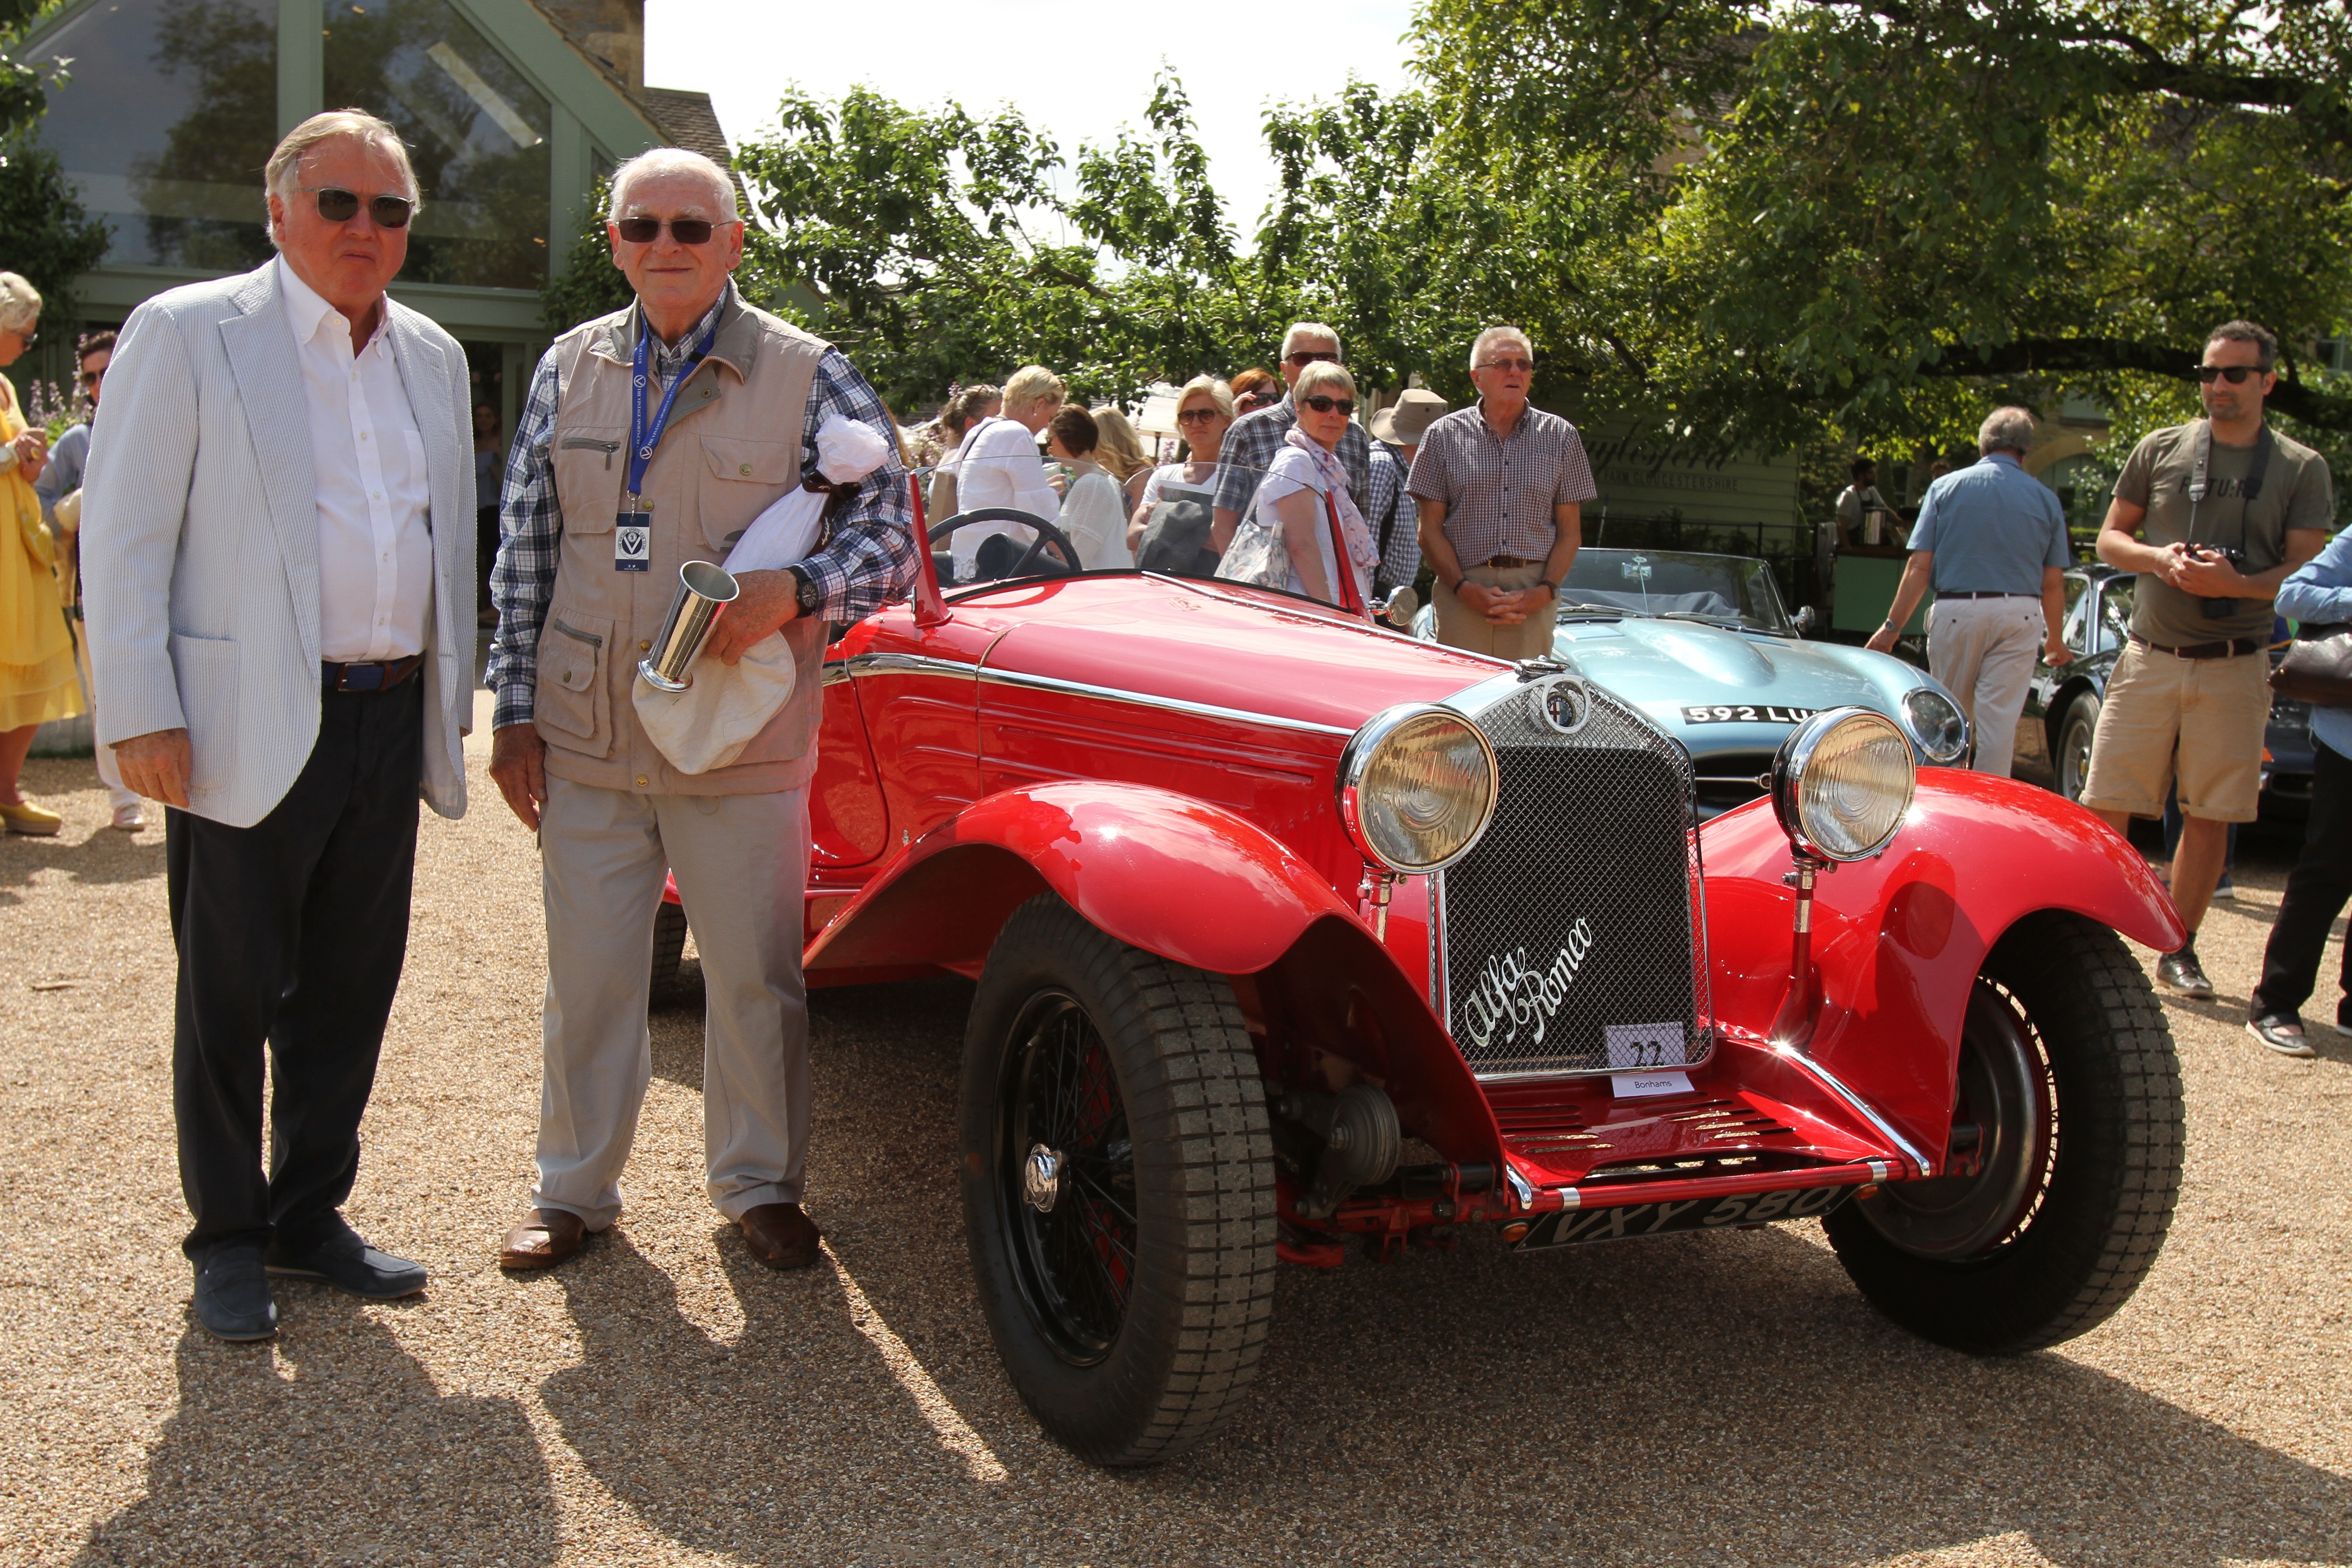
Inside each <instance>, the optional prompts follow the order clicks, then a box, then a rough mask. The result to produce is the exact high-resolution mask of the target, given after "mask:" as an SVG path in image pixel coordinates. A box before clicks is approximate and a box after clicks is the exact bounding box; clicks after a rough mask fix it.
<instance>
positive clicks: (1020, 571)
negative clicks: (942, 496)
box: [929, 506, 1079, 587]
mask: <svg viewBox="0 0 2352 1568" xmlns="http://www.w3.org/2000/svg"><path fill="white" fill-rule="evenodd" d="M975 522H1018V523H1024V524H1025V525H1027V526H1028V527H1029V528H1030V529H1031V530H1032V531H1034V533H1035V534H1036V536H1037V537H1036V538H1034V539H1033V540H1031V541H1030V542H1029V548H1028V550H1027V551H1026V552H1024V554H1023V555H1022V557H1021V559H1020V560H1018V561H1016V562H1014V563H1013V569H1012V570H1011V571H1009V572H1004V573H1002V574H999V575H997V576H995V577H990V578H975V579H973V581H975V582H1000V583H1001V582H1004V581H1007V580H1009V579H1012V578H1015V577H1026V576H1029V575H1031V569H1032V568H1033V567H1038V566H1041V565H1042V566H1045V567H1046V568H1047V571H1046V574H1047V575H1050V576H1055V577H1067V576H1069V575H1071V574H1074V573H1076V572H1077V571H1078V570H1079V567H1078V547H1077V546H1076V545H1075V544H1073V543H1071V542H1070V536H1069V535H1068V534H1066V533H1064V532H1063V531H1061V530H1060V529H1059V528H1056V527H1055V526H1054V524H1052V523H1050V522H1047V521H1045V519H1044V518H1042V517H1038V516H1035V515H1034V514H1033V513H1030V512H1025V511H1023V510H1019V509H1018V508H1015V507H1009V506H984V507H982V508H981V509H980V510H977V511H960V512H958V513H956V514H955V516H953V517H950V518H946V519H943V520H942V521H939V522H936V523H933V524H932V525H931V532H930V539H929V542H930V543H931V544H933V545H935V546H936V545H937V544H938V543H939V542H940V541H941V540H943V539H945V538H947V537H948V535H950V534H951V533H953V532H954V531H956V530H957V529H960V528H968V527H970V526H971V524H973V523H975ZM1048 544H1051V545H1053V546H1054V547H1055V549H1056V550H1057V551H1059V552H1061V557H1062V558H1061V559H1060V560H1059V561H1053V560H1050V559H1048V558H1046V557H1045V546H1047V545H1048ZM967 585H968V584H961V583H958V584H941V586H954V587H964V586H967Z"/></svg>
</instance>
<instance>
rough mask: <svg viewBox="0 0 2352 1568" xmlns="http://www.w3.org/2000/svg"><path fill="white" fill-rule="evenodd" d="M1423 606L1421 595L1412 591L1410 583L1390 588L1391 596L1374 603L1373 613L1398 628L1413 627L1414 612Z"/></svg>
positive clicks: (1409, 628)
mask: <svg viewBox="0 0 2352 1568" xmlns="http://www.w3.org/2000/svg"><path fill="white" fill-rule="evenodd" d="M1420 608H1421V595H1418V594H1416V593H1414V592H1413V591H1412V584H1410V583H1407V584H1400V585H1399V586H1397V587H1395V588H1391V589H1390V590H1389V596H1388V597H1387V598H1385V599H1381V600H1379V601H1378V602H1376V603H1375V604H1374V605H1372V614H1373V615H1375V616H1378V617H1379V618H1380V619H1381V620H1384V621H1386V622H1388V624H1389V625H1391V626H1394V627H1396V629H1397V630H1399V631H1401V632H1402V631H1411V630H1412V613H1413V612H1414V611H1415V610H1418V609H1420Z"/></svg>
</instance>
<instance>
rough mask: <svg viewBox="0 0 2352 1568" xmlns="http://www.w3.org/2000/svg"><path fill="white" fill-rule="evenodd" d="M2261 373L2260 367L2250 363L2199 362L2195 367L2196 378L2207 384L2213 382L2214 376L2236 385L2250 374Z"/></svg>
mask: <svg viewBox="0 0 2352 1568" xmlns="http://www.w3.org/2000/svg"><path fill="white" fill-rule="evenodd" d="M2261 374H2264V372H2263V371H2262V370H2261V369H2259V368H2257V367H2256V366H2253V365H2250V364H2200V365H2199V366H2198V367H2197V379H2198V380H2200V381H2201V382H2203V383H2204V384H2206V385H2208V386H2210V385H2212V384H2213V379H2214V378H2215V377H2216V376H2219V377H2220V378H2221V380H2223V381H2226V382H2228V383H2229V384H2231V386H2236V385H2238V384H2240V383H2242V382H2243V381H2244V380H2245V379H2246V377H2248V376H2250V375H2261Z"/></svg>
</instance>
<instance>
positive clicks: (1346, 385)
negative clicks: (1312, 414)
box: [1290, 359, 1356, 402]
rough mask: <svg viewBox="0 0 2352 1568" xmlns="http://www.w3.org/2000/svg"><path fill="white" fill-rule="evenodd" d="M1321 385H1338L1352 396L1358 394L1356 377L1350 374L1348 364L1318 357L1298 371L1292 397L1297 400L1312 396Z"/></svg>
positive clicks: (1291, 393) (1291, 390) (1291, 392)
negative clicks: (1335, 362) (1334, 362)
mask: <svg viewBox="0 0 2352 1568" xmlns="http://www.w3.org/2000/svg"><path fill="white" fill-rule="evenodd" d="M1319 386H1337V387H1340V388H1342V389H1344V390H1345V391H1346V393H1347V394H1348V395H1349V396H1350V397H1353V396H1355V395H1356V378H1355V377H1354V376H1352V375H1350V374H1348V367H1347V366H1346V365H1344V364H1333V363H1331V362H1330V361H1329V360H1328V359H1318V360H1317V361H1316V362H1315V363H1313V364H1310V365H1308V366H1307V368H1306V369H1305V370H1302V371H1300V372H1299V373H1298V384H1297V386H1294V387H1292V388H1291V389H1290V395H1291V398H1292V400H1293V401H1294V402H1295V401H1297V399H1299V398H1302V397H1311V396H1313V395H1314V394H1315V389H1316V388H1317V387H1319Z"/></svg>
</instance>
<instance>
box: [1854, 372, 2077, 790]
mask: <svg viewBox="0 0 2352 1568" xmlns="http://www.w3.org/2000/svg"><path fill="white" fill-rule="evenodd" d="M2032 445H2033V414H2032V410H2030V409H2024V408H1996V409H1994V410H1993V412H1992V413H1991V415H1990V416H1988V417H1987V418H1986V420H1985V422H1984V424H1983V426H1981V427H1979V429H1978V431H1977V450H1978V451H1979V452H1981V453H1982V454H1983V455H1984V456H1983V460H1982V461H1980V462H1978V463H1977V464H1975V465H1974V466H1972V467H1969V468H1962V469H1960V470H1959V471H1958V473H1951V474H1946V475H1945V476H1944V477H1943V478H1942V479H1937V481H1936V482H1935V483H1934V484H1932V485H1929V486H1928V487H1927V500H1926V501H1924V502H1923V503H1922V504H1921V505H1920V508H1919V522H1918V526H1917V527H1916V528H1914V529H1913V530H1912V531H1911V559H1910V561H1909V563H1907V564H1906V565H1905V567H1904V568H1903V582H1902V585H1901V586H1899V587H1898V588H1896V589H1895V610H1894V614H1893V615H1891V616H1888V617H1887V619H1886V621H1885V624H1884V625H1882V626H1880V627H1879V628H1878V630H1877V631H1876V632H1875V633H1874V634H1873V635H1872V637H1871V639H1870V646H1871V647H1874V648H1876V649H1877V650H1878V651H1879V652H1881V653H1887V652H1891V651H1892V650H1893V649H1894V647H1895V628H1896V627H1897V626H1902V625H1904V624H1905V623H1906V622H1907V621H1908V620H1910V618H1911V612H1912V611H1914V610H1916V609H1917V608H1918V607H1919V599H1920V596H1921V595H1924V594H1925V593H1926V592H1927V588H1928V586H1929V584H1930V583H1931V581H1932V583H1933V585H1934V587H1935V590H1936V605H1935V607H1934V608H1933V609H1931V610H1929V611H1928V612H1927V671H1928V673H1929V674H1931V675H1933V676H1934V677H1935V678H1936V679H1937V680H1940V681H1942V682H1943V683H1944V685H1945V686H1946V687H1947V688H1948V689H1950V691H1951V693H1952V695H1953V696H1955V697H1957V698H1958V699H1959V702H1960V706H1961V707H1962V708H1963V709H1965V710H1967V711H1968V715H1969V726H1970V728H1971V729H1973V730H1974V731H1975V732H1976V741H1977V754H1976V767H1977V769H1978V771H1979V772H1981V773H1999V774H2000V775H2001V776H2002V777H2003V778H2006V777H2008V776H2009V764H2010V760H2011V754H2012V753H2013V752H2014V751H2015V750H2016V746H2017V719H2018V715H2019V714H2021V713H2022V712H2024V711H2025V688H2026V683H2027V682H2028V681H2030V680H2032V679H2033V654H2034V641H2035V639H2036V637H2039V638H2040V639H2041V643H2042V657H2043V658H2047V659H2048V660H2049V661H2050V662H2051V663H2052V664H2064V663H2065V662H2066V661H2067V660H2069V659H2071V658H2074V655H2073V653H2071V652H2070V651H2068V649H2067V647H2066V642H2065V639H2064V638H2063V637H2061V636H2060V635H2059V627H2060V626H2061V624H2062V623H2063V621H2064V619H2065V616H2066V582H2065V569H2066V566H2067V564H2068V563H2070V562H2071V561H2072V560H2073V559H2074V555H2073V552H2072V551H2070V550H2069V549H2068V547H2067V543H2066V514H2065V513H2064V512H2063V511H2062V510H2060V509H2059V506H2058V497H2057V494H2056V492H2054V491H2053V490H2052V489H2050V487H2049V486H2047V485H2045V484H2043V483H2042V481H2041V480H2040V479H2035V478H2034V477H2033V476H2032V475H2031V474H2029V473H2027V472H2026V471H2025V468H2024V464H2023V463H2022V461H2021V459H2022V458H2024V456H2025V454H2026V451H2027V450H2028V448H2030V447H2032ZM2036 600H2039V601H2041V602H2040V603H2039V604H2036V603H2035V601H2036Z"/></svg>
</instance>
